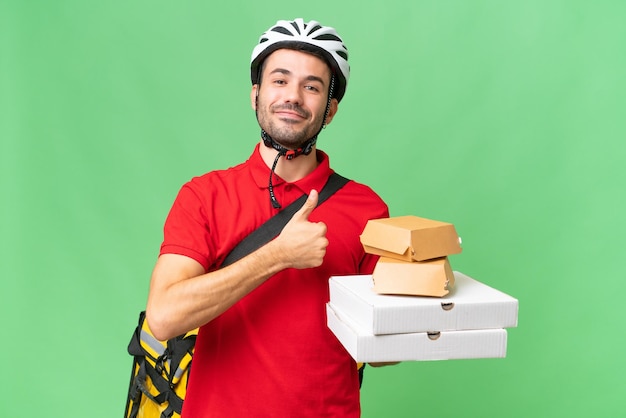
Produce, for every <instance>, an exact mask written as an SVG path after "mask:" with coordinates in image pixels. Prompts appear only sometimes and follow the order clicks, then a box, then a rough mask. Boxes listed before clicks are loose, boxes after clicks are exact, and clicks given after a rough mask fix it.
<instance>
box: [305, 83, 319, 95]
mask: <svg viewBox="0 0 626 418" xmlns="http://www.w3.org/2000/svg"><path fill="white" fill-rule="evenodd" d="M304 89H305V90H308V91H312V92H315V93H317V92H319V91H320V89H319V88H318V87H317V86H312V85H306V86H304Z"/></svg>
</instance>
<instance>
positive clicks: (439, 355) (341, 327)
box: [326, 302, 507, 363]
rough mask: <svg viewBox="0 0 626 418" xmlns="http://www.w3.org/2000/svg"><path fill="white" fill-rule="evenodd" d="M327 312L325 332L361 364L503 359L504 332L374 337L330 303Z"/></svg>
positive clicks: (505, 339) (427, 333)
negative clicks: (333, 335)
mask: <svg viewBox="0 0 626 418" xmlns="http://www.w3.org/2000/svg"><path fill="white" fill-rule="evenodd" d="M326 312H327V323H328V328H330V330H331V331H332V332H333V334H335V336H336V337H337V339H338V340H339V342H340V343H341V344H342V345H343V346H344V348H345V349H346V350H347V351H348V353H350V355H351V356H352V358H353V359H354V360H355V361H357V362H360V363H373V362H394V361H428V360H456V359H475V358H503V357H505V356H506V343H507V332H506V330H505V329H481V330H468V331H442V332H432V333H430V332H417V333H410V334H389V335H373V334H371V333H369V332H367V331H366V330H365V329H363V328H361V327H360V326H359V325H357V324H356V323H355V322H354V321H352V320H351V318H350V317H348V316H347V315H345V314H343V313H342V312H341V311H340V310H339V309H338V308H337V307H334V306H333V305H332V304H331V303H330V302H329V303H327V304H326Z"/></svg>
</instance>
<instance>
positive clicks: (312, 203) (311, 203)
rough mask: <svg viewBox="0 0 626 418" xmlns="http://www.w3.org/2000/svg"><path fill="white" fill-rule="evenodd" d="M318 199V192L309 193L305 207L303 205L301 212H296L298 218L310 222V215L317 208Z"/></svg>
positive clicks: (313, 190)
mask: <svg viewBox="0 0 626 418" xmlns="http://www.w3.org/2000/svg"><path fill="white" fill-rule="evenodd" d="M317 199H318V193H317V190H315V189H312V190H311V191H310V192H309V197H307V199H306V201H305V202H304V205H302V207H301V208H300V210H298V212H296V216H298V217H299V218H302V219H304V220H308V219H309V215H310V214H311V212H313V209H315V207H316V206H317Z"/></svg>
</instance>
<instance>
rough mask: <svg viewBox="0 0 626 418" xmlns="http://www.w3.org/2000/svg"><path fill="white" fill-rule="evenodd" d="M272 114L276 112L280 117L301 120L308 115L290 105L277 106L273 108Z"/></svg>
mask: <svg viewBox="0 0 626 418" xmlns="http://www.w3.org/2000/svg"><path fill="white" fill-rule="evenodd" d="M274 114H276V115H277V116H278V117H280V118H281V119H290V120H294V119H297V120H302V119H306V118H307V117H308V115H307V114H306V112H304V111H300V110H298V109H294V108H292V107H277V108H275V109H274Z"/></svg>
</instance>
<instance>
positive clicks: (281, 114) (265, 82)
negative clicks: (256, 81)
mask: <svg viewBox="0 0 626 418" xmlns="http://www.w3.org/2000/svg"><path fill="white" fill-rule="evenodd" d="M330 77H331V74H330V70H329V68H328V66H327V65H326V63H325V62H324V61H322V60H321V59H319V58H318V57H316V56H314V55H311V54H307V53H305V52H301V51H294V50H291V49H279V50H277V51H275V52H273V53H272V54H271V55H270V56H269V57H267V58H266V59H265V63H264V69H263V74H262V75H261V83H260V85H254V86H253V87H252V93H251V96H250V98H251V100H252V107H253V108H254V109H255V110H256V111H257V118H258V121H259V125H260V126H261V128H262V129H264V130H265V132H267V133H268V134H269V135H270V136H271V137H272V138H273V139H274V140H275V141H276V142H278V143H279V144H281V145H282V146H284V147H286V148H289V149H296V148H299V147H300V146H301V145H302V144H304V143H305V142H306V141H307V140H308V139H310V138H311V137H312V136H313V135H315V134H316V133H317V132H318V130H319V129H320V128H321V127H322V124H323V122H324V121H323V119H324V112H325V110H326V103H327V100H328V89H329V84H330ZM257 94H258V96H257ZM336 111H337V100H335V99H333V100H332V103H331V109H330V112H329V115H328V117H327V118H326V123H327V124H328V123H330V121H331V120H332V118H333V116H334V114H335V112H336Z"/></svg>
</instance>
